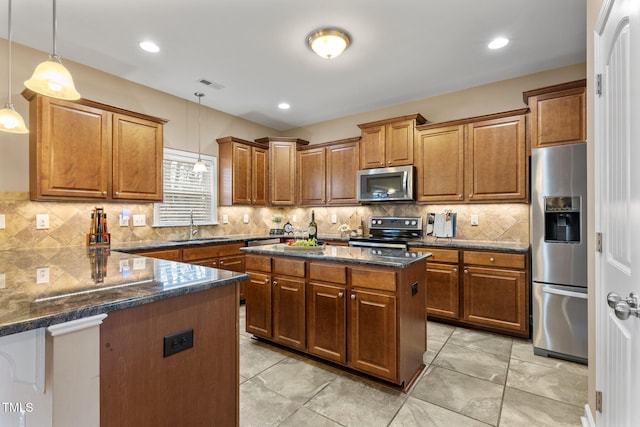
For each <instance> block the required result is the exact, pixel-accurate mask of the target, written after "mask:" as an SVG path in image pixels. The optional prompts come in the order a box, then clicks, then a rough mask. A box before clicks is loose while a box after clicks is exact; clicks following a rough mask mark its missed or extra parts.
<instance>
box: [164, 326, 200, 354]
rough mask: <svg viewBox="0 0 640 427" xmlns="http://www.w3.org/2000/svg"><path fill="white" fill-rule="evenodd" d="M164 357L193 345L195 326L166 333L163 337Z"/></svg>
mask: <svg viewBox="0 0 640 427" xmlns="http://www.w3.org/2000/svg"><path fill="white" fill-rule="evenodd" d="M163 344H164V354H163V356H164V357H167V356H171V355H172V354H176V353H179V352H181V351H183V350H186V349H188V348H191V347H193V328H191V329H187V330H184V331H181V332H176V333H175V334H171V335H166V336H165V337H164V338H163Z"/></svg>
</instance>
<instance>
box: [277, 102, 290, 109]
mask: <svg viewBox="0 0 640 427" xmlns="http://www.w3.org/2000/svg"><path fill="white" fill-rule="evenodd" d="M278 108H279V109H281V110H288V109H289V108H291V105H289V104H287V103H286V102H281V103H280V104H278Z"/></svg>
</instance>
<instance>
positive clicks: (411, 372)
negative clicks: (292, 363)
mask: <svg viewBox="0 0 640 427" xmlns="http://www.w3.org/2000/svg"><path fill="white" fill-rule="evenodd" d="M292 262H296V263H300V262H302V263H306V264H307V274H306V276H304V278H303V277H302V276H300V274H301V272H302V271H303V268H302V267H301V266H298V267H297V268H296V267H295V266H294V265H291V264H290V263H292ZM285 266H288V267H287V271H288V274H289V276H284V275H282V273H278V271H279V270H280V269H281V268H283V267H285ZM247 270H248V271H247V272H248V274H249V276H250V277H251V279H250V281H249V284H248V285H247V294H246V318H247V321H246V322H247V323H246V325H247V326H246V330H247V332H250V333H253V334H255V335H257V336H259V337H263V338H267V339H270V340H273V341H275V342H278V343H281V344H284V345H287V346H290V347H293V348H296V349H299V350H303V351H305V352H307V353H309V354H312V355H315V356H318V357H321V358H323V359H326V360H330V361H332V362H336V363H339V364H342V365H344V366H347V367H350V368H353V369H356V370H358V371H361V372H364V373H367V374H371V375H374V376H376V377H378V378H382V379H385V380H388V381H390V382H393V383H395V384H405V385H408V384H410V383H411V382H412V380H413V379H414V378H415V375H417V373H419V372H420V371H421V369H422V367H423V366H424V365H423V361H422V356H423V353H424V351H426V338H425V337H426V322H425V321H424V317H425V316H424V300H425V291H426V289H425V285H424V271H425V264H424V262H422V263H416V264H415V265H412V266H410V267H407V268H405V269H394V268H380V267H374V266H361V265H358V264H353V265H352V264H339V263H330V262H316V261H309V262H304V261H299V260H293V259H288V258H280V257H271V258H270V257H268V256H262V255H254V254H247ZM296 270H297V272H296ZM292 272H293V274H295V276H291V274H292ZM269 282H270V283H269ZM302 286H304V287H303V288H302V289H306V293H305V292H303V291H302V290H301V287H302ZM301 295H305V298H304V300H302V299H301V297H300V296H301ZM400 307H402V309H400ZM271 322H273V327H271V326H270V325H271ZM403 328H404V329H403ZM304 337H306V342H305V341H304Z"/></svg>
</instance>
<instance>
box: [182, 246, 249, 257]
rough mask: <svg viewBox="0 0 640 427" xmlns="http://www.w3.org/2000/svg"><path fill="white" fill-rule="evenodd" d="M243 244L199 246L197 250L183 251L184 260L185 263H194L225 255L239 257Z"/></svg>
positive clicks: (187, 249) (186, 249)
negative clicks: (198, 260)
mask: <svg viewBox="0 0 640 427" xmlns="http://www.w3.org/2000/svg"><path fill="white" fill-rule="evenodd" d="M243 246H244V244H242V243H234V244H231V245H210V246H199V247H195V248H185V249H183V250H182V259H183V260H184V261H192V260H195V259H207V258H214V257H219V256H224V255H237V254H240V253H242V252H240V248H241V247H243Z"/></svg>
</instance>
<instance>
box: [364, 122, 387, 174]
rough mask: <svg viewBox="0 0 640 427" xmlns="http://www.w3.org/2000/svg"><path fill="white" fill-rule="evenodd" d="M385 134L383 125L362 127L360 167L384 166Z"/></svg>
mask: <svg viewBox="0 0 640 427" xmlns="http://www.w3.org/2000/svg"><path fill="white" fill-rule="evenodd" d="M385 135H386V127H385V126H384V125H382V126H375V127H370V128H365V129H362V139H361V140H360V169H372V168H381V167H384V166H385V163H384V159H385Z"/></svg>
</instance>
